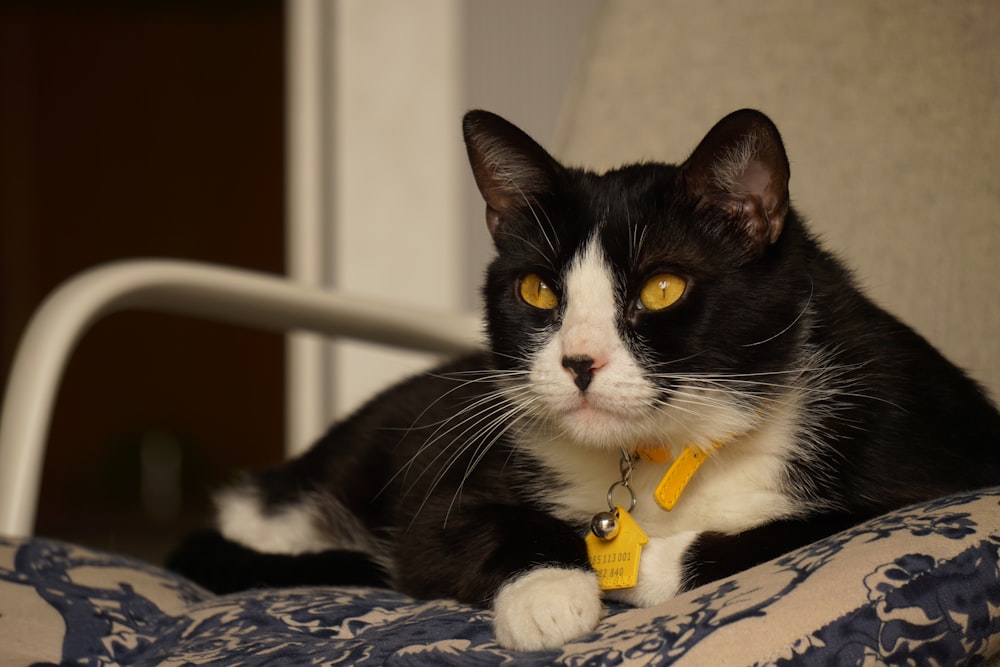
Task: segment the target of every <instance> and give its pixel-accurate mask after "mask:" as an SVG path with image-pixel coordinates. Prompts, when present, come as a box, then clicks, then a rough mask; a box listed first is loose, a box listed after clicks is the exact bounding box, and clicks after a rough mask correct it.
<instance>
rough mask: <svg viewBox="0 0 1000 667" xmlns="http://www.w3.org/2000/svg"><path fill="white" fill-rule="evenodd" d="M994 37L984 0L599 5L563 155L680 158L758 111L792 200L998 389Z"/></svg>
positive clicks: (999, 89)
mask: <svg viewBox="0 0 1000 667" xmlns="http://www.w3.org/2000/svg"><path fill="white" fill-rule="evenodd" d="M997 35H1000V3H997V2H994V1H991V0H980V1H969V0H962V1H956V2H937V1H933V0H910V1H907V2H902V1H900V2H889V1H880V2H872V1H870V0H842V1H840V2H820V1H818V0H764V1H761V2H741V1H739V0H705V1H702V2H686V1H683V0H675V1H664V0H655V1H654V0H614V1H611V2H606V3H605V4H604V5H603V6H602V9H601V10H600V13H599V19H598V23H597V28H596V31H595V33H594V34H593V39H592V41H591V43H590V44H589V47H588V52H587V55H586V59H585V61H584V62H583V63H582V65H583V67H582V69H581V73H582V76H581V78H580V79H579V80H578V81H577V82H576V86H575V90H574V98H573V99H572V101H571V103H570V105H569V106H568V108H567V112H566V115H565V116H564V118H563V123H562V125H561V128H560V133H559V138H558V139H557V141H556V143H557V146H558V149H559V150H557V153H560V154H561V156H562V157H564V158H566V159H568V160H569V161H570V162H574V163H582V164H586V165H592V166H603V167H607V166H611V165H616V164H619V163H621V162H626V161H635V160H636V159H640V158H652V159H662V160H666V161H677V160H681V159H683V158H684V157H686V155H687V154H688V152H690V150H691V149H692V148H693V147H694V145H695V144H696V143H697V141H698V140H699V139H700V138H701V136H702V135H703V134H704V133H705V132H706V131H707V130H708V128H709V127H710V126H711V125H712V124H713V123H714V122H715V121H716V120H718V119H719V118H721V117H722V116H723V115H725V114H726V113H728V112H729V111H732V110H734V109H737V108H741V107H757V108H759V109H761V110H763V111H765V112H766V113H768V114H769V115H770V116H771V117H772V118H773V119H774V121H775V122H776V123H777V125H778V127H779V128H780V129H781V131H782V134H783V136H784V139H785V143H786V147H787V149H788V152H789V156H790V160H791V165H792V180H791V189H792V198H793V202H794V204H795V206H796V207H797V208H798V209H799V210H800V212H803V213H805V214H806V216H807V217H808V218H810V219H811V220H812V226H813V228H814V229H815V230H817V231H819V232H820V233H821V234H822V235H823V237H825V238H826V240H827V242H828V245H829V246H831V247H832V248H834V249H836V250H837V251H839V252H840V253H841V254H842V255H843V256H844V257H846V258H847V260H848V262H849V263H850V264H851V265H852V266H854V267H855V268H856V270H857V273H858V275H859V277H860V278H861V280H862V282H863V283H864V284H865V285H867V286H868V287H869V288H870V290H869V291H870V292H871V293H872V294H873V296H874V297H875V298H876V299H877V300H878V301H879V302H880V303H882V304H883V305H885V306H886V307H888V308H889V309H890V310H891V311H893V312H895V313H896V314H897V315H899V316H901V317H902V318H903V319H904V320H906V321H907V322H909V323H910V324H912V325H914V326H915V327H916V328H917V329H918V330H919V331H921V332H922V333H923V334H924V335H925V336H926V337H928V338H929V339H930V340H931V341H932V342H933V343H935V344H936V345H938V346H939V347H941V348H943V349H944V350H945V352H946V353H947V354H948V355H949V356H950V357H951V358H952V359H953V360H955V361H956V362H957V363H959V364H960V365H962V366H963V367H965V368H967V369H969V370H970V371H971V372H972V374H973V375H974V376H975V377H976V378H977V379H979V380H980V381H982V382H984V383H985V384H987V385H988V387H989V388H990V389H991V390H992V392H993V394H994V396H998V395H1000V298H998V292H1000V179H998V173H1000V157H998V155H1000V39H998V37H997Z"/></svg>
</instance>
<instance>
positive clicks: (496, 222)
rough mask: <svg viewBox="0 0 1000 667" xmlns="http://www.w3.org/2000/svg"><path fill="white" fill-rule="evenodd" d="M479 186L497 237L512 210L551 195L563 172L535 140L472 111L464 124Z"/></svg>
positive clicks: (490, 116)
mask: <svg viewBox="0 0 1000 667" xmlns="http://www.w3.org/2000/svg"><path fill="white" fill-rule="evenodd" d="M462 131H463V133H464V135H465V147H466V149H467V150H468V152H469V164H471V165H472V173H473V175H474V176H475V178H476V185H477V186H479V192H480V193H482V195H483V199H484V200H485V201H486V225H487V227H489V230H490V235H492V236H494V237H496V235H497V230H498V229H499V227H500V225H501V222H502V220H503V218H504V216H505V214H507V213H508V212H509V211H512V210H514V209H517V208H523V207H525V206H534V205H535V204H536V202H537V198H538V197H539V195H542V194H545V193H549V192H552V191H553V189H554V188H555V182H556V177H557V175H558V173H559V170H560V169H561V167H560V165H559V163H558V162H556V160H555V159H554V158H553V157H552V156H550V155H549V154H548V153H547V152H546V151H545V149H544V148H542V147H541V146H539V145H538V144H537V143H536V142H535V140H534V139H532V138H531V137H529V136H528V135H527V134H525V133H524V132H522V131H521V130H520V129H519V128H517V127H515V126H514V125H512V124H511V123H509V122H507V121H506V120H504V119H503V118H501V117H500V116H498V115H496V114H494V113H490V112H489V111H470V112H468V113H467V114H465V118H464V119H463V121H462Z"/></svg>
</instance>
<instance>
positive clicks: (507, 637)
mask: <svg viewBox="0 0 1000 667" xmlns="http://www.w3.org/2000/svg"><path fill="white" fill-rule="evenodd" d="M493 609H494V611H495V612H496V616H495V619H494V621H493V628H494V631H495V632H496V638H497V642H498V643H499V644H500V645H501V646H503V647H504V648H509V649H514V650H516V651H537V650H541V649H549V648H557V647H559V646H562V645H563V644H565V643H566V642H568V641H570V640H572V639H576V638H577V637H580V636H582V635H584V634H586V633H588V632H590V631H592V630H593V629H594V628H595V627H597V623H598V622H599V621H600V620H601V615H602V613H603V611H604V607H603V604H602V603H601V591H600V589H599V588H598V586H597V576H596V575H595V574H594V573H593V572H591V571H589V570H581V569H577V568H560V567H539V568H536V569H534V570H531V571H530V572H528V573H527V574H524V575H522V576H520V577H517V578H516V579H513V580H512V581H510V582H509V583H507V584H505V585H504V586H503V587H502V588H501V589H500V590H499V591H498V592H497V594H496V598H494V601H493Z"/></svg>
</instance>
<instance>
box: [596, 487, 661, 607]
mask: <svg viewBox="0 0 1000 667" xmlns="http://www.w3.org/2000/svg"><path fill="white" fill-rule="evenodd" d="M615 513H616V514H617V516H618V524H619V527H618V532H617V533H616V534H615V536H614V537H613V538H611V539H605V538H601V537H598V536H597V535H594V534H593V533H588V534H587V537H586V542H587V556H588V558H590V566H591V567H592V568H594V571H595V572H597V580H598V583H599V585H600V587H601V590H602V591H610V590H617V589H619V588H632V587H633V586H635V583H636V581H637V580H638V579H639V554H640V553H641V552H642V545H643V544H646V543H647V542H649V537H648V536H647V535H646V533H644V532H643V530H642V528H640V527H639V524H637V523H636V522H635V520H634V519H633V518H632V517H631V515H629V513H628V512H626V511H625V508H624V507H622V506H621V505H619V506H617V507H615Z"/></svg>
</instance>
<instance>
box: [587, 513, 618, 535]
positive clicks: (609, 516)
mask: <svg viewBox="0 0 1000 667" xmlns="http://www.w3.org/2000/svg"><path fill="white" fill-rule="evenodd" d="M619 527H620V526H619V525H618V517H617V516H616V515H615V513H614V512H598V513H597V514H595V515H594V518H593V519H591V520H590V531H591V532H592V533H594V535H597V536H598V537H599V538H601V539H602V540H611V539H614V537H615V535H617V534H618V528H619Z"/></svg>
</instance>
